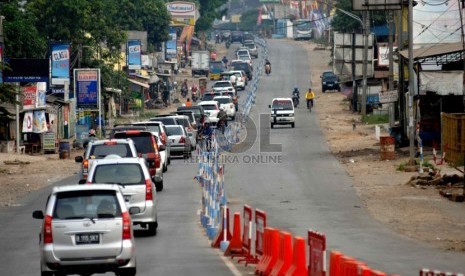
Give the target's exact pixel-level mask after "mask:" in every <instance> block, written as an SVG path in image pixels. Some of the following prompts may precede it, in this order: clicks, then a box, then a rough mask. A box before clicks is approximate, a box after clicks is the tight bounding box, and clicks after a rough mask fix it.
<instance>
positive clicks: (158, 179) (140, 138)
mask: <svg viewBox="0 0 465 276" xmlns="http://www.w3.org/2000/svg"><path fill="white" fill-rule="evenodd" d="M115 138H130V139H132V140H133V141H134V145H135V146H136V149H137V153H138V155H140V156H141V157H143V158H145V160H146V161H147V167H148V168H149V172H150V176H151V177H152V180H153V181H154V182H155V186H156V187H157V191H161V190H163V168H162V166H161V155H160V152H159V149H158V144H157V142H156V140H155V137H154V136H153V134H152V132H150V131H147V130H145V131H142V130H127V131H123V132H116V133H115Z"/></svg>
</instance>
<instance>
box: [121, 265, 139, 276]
mask: <svg viewBox="0 0 465 276" xmlns="http://www.w3.org/2000/svg"><path fill="white" fill-rule="evenodd" d="M116 275H118V276H135V275H136V268H135V267H131V268H122V269H120V270H118V271H117V272H116Z"/></svg>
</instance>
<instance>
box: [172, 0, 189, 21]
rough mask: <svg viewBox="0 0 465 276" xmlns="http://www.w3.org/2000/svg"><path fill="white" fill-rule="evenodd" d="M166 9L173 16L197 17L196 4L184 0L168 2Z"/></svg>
mask: <svg viewBox="0 0 465 276" xmlns="http://www.w3.org/2000/svg"><path fill="white" fill-rule="evenodd" d="M166 9H167V10H168V12H169V13H170V14H171V17H173V18H186V19H187V18H195V4H194V3H190V2H184V1H174V2H169V3H166Z"/></svg>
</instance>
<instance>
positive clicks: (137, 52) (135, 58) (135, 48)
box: [126, 39, 142, 70]
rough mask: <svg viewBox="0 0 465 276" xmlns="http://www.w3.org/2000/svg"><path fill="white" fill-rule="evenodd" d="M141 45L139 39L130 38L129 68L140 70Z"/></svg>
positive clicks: (128, 51) (128, 49)
mask: <svg viewBox="0 0 465 276" xmlns="http://www.w3.org/2000/svg"><path fill="white" fill-rule="evenodd" d="M141 46H142V45H141V41H140V40H138V39H134V40H128V42H127V47H126V49H127V53H126V56H127V64H128V68H129V70H139V69H141V68H142V49H141Z"/></svg>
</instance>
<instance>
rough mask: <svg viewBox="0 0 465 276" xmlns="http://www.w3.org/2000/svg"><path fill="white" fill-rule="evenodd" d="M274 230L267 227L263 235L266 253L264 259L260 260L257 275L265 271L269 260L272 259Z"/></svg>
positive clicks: (256, 270) (256, 269)
mask: <svg viewBox="0 0 465 276" xmlns="http://www.w3.org/2000/svg"><path fill="white" fill-rule="evenodd" d="M273 229H274V228H271V227H265V234H264V235H263V236H264V238H263V242H264V252H263V257H262V258H261V259H260V261H259V262H258V264H257V267H256V268H255V274H261V273H263V272H264V271H265V268H266V265H267V264H268V262H269V259H270V258H271V231H272V230H273Z"/></svg>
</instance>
